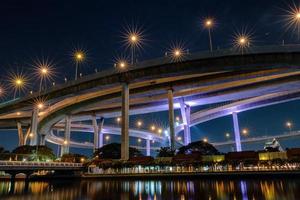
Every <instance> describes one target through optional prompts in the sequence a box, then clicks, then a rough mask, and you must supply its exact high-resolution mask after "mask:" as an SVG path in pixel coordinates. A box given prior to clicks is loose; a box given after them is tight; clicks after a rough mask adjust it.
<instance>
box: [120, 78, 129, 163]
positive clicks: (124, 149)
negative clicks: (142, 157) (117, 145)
mask: <svg viewBox="0 0 300 200" xmlns="http://www.w3.org/2000/svg"><path fill="white" fill-rule="evenodd" d="M128 131H129V88H128V84H127V83H123V85H122V133H121V159H122V160H128V159H129V133H128Z"/></svg>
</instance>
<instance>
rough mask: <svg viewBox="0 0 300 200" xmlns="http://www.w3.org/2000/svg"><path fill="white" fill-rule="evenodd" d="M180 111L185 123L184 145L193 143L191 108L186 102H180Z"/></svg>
mask: <svg viewBox="0 0 300 200" xmlns="http://www.w3.org/2000/svg"><path fill="white" fill-rule="evenodd" d="M180 111H181V117H182V122H183V131H184V132H183V133H184V145H188V144H189V143H191V132H190V121H191V120H190V118H191V117H190V116H191V107H190V106H189V105H186V104H185V103H184V100H183V99H181V100H180Z"/></svg>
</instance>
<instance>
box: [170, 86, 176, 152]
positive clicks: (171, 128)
mask: <svg viewBox="0 0 300 200" xmlns="http://www.w3.org/2000/svg"><path fill="white" fill-rule="evenodd" d="M168 104H169V126H170V138H171V149H172V150H175V129H174V101H173V90H172V89H169V90H168Z"/></svg>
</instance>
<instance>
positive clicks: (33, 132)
mask: <svg viewBox="0 0 300 200" xmlns="http://www.w3.org/2000/svg"><path fill="white" fill-rule="evenodd" d="M38 114H39V111H38V109H37V108H36V107H34V108H33V111H32V117H31V128H30V130H31V132H30V145H37V143H38V134H37V127H38Z"/></svg>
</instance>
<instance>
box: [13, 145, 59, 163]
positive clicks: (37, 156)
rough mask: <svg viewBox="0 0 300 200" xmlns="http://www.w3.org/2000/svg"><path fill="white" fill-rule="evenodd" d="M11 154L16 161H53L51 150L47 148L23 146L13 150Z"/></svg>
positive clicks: (53, 156)
mask: <svg viewBox="0 0 300 200" xmlns="http://www.w3.org/2000/svg"><path fill="white" fill-rule="evenodd" d="M12 153H13V154H15V156H16V158H17V159H16V160H23V159H26V160H28V161H33V160H35V161H49V160H54V159H55V155H54V153H53V151H52V149H51V148H49V147H47V146H42V145H38V146H30V145H24V146H19V147H17V148H15V149H14V150H13V151H12Z"/></svg>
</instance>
